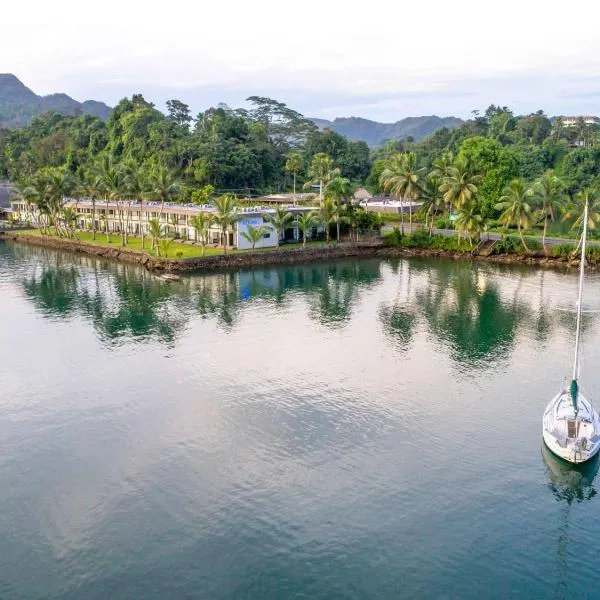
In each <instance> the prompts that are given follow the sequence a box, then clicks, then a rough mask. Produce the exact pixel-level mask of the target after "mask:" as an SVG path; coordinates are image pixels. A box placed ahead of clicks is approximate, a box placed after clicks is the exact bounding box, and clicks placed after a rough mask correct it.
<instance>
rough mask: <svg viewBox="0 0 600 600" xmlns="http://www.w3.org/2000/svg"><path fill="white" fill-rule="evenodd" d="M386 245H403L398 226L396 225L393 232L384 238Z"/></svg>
mask: <svg viewBox="0 0 600 600" xmlns="http://www.w3.org/2000/svg"><path fill="white" fill-rule="evenodd" d="M383 245H384V246H401V245H402V234H401V233H400V230H399V229H398V228H397V227H394V229H393V231H392V232H391V233H388V234H387V235H386V236H385V237H384V238H383Z"/></svg>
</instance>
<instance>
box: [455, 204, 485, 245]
mask: <svg viewBox="0 0 600 600" xmlns="http://www.w3.org/2000/svg"><path fill="white" fill-rule="evenodd" d="M456 229H457V230H458V232H459V236H460V234H461V233H462V234H463V235H464V236H465V237H466V238H467V239H468V240H469V243H470V244H471V247H473V237H475V236H476V235H479V234H480V233H481V232H482V231H483V229H484V221H483V217H482V216H481V214H480V213H479V203H478V202H477V200H476V199H472V200H470V201H469V202H467V203H466V204H463V205H462V206H461V207H460V209H459V210H458V214H457V216H456ZM459 240H460V237H459Z"/></svg>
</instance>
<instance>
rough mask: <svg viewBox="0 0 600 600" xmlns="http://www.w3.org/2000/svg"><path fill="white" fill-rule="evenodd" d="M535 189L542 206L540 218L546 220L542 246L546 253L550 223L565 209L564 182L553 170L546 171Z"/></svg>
mask: <svg viewBox="0 0 600 600" xmlns="http://www.w3.org/2000/svg"><path fill="white" fill-rule="evenodd" d="M533 189H534V194H535V197H536V199H537V200H538V202H539V205H540V216H541V218H542V219H543V220H544V234H543V236H542V246H543V247H544V252H546V232H547V231H548V221H552V222H554V221H555V220H556V217H557V215H558V213H559V212H560V211H561V210H562V209H563V208H564V205H565V202H564V200H565V189H564V185H563V182H562V181H561V180H560V179H559V178H558V177H557V176H556V174H555V173H554V171H552V170H549V171H546V172H545V173H544V175H542V177H541V179H540V180H539V181H538V182H537V183H536V184H535V186H534V188H533Z"/></svg>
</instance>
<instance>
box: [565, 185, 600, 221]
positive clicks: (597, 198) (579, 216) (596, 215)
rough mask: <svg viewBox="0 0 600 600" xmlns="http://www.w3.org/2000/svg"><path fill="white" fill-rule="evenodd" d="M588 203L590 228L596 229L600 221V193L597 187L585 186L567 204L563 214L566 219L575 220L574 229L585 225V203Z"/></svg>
mask: <svg viewBox="0 0 600 600" xmlns="http://www.w3.org/2000/svg"><path fill="white" fill-rule="evenodd" d="M586 203H587V205H588V223H587V226H588V229H596V227H597V226H598V224H599V223H600V195H599V194H598V192H597V191H596V190H595V189H591V188H584V189H583V190H581V191H580V192H578V193H577V194H576V195H575V197H574V198H573V199H572V200H571V201H570V202H569V203H568V204H567V206H566V210H565V212H564V214H563V220H564V221H571V220H572V221H573V224H572V225H571V228H572V229H579V228H581V227H582V226H583V215H584V212H585V205H586Z"/></svg>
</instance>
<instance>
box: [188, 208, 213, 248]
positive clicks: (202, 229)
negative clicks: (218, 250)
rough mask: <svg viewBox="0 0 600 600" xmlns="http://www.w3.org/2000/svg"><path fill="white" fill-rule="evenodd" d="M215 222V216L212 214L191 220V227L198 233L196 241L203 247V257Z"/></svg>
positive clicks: (196, 216)
mask: <svg viewBox="0 0 600 600" xmlns="http://www.w3.org/2000/svg"><path fill="white" fill-rule="evenodd" d="M212 222H213V215H212V214H211V213H204V212H203V213H200V214H199V215H195V216H193V217H192V218H191V225H192V227H193V228H194V230H195V231H196V240H199V241H200V244H201V246H202V256H204V252H205V249H206V246H207V244H208V236H209V234H210V226H211V225H212Z"/></svg>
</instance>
